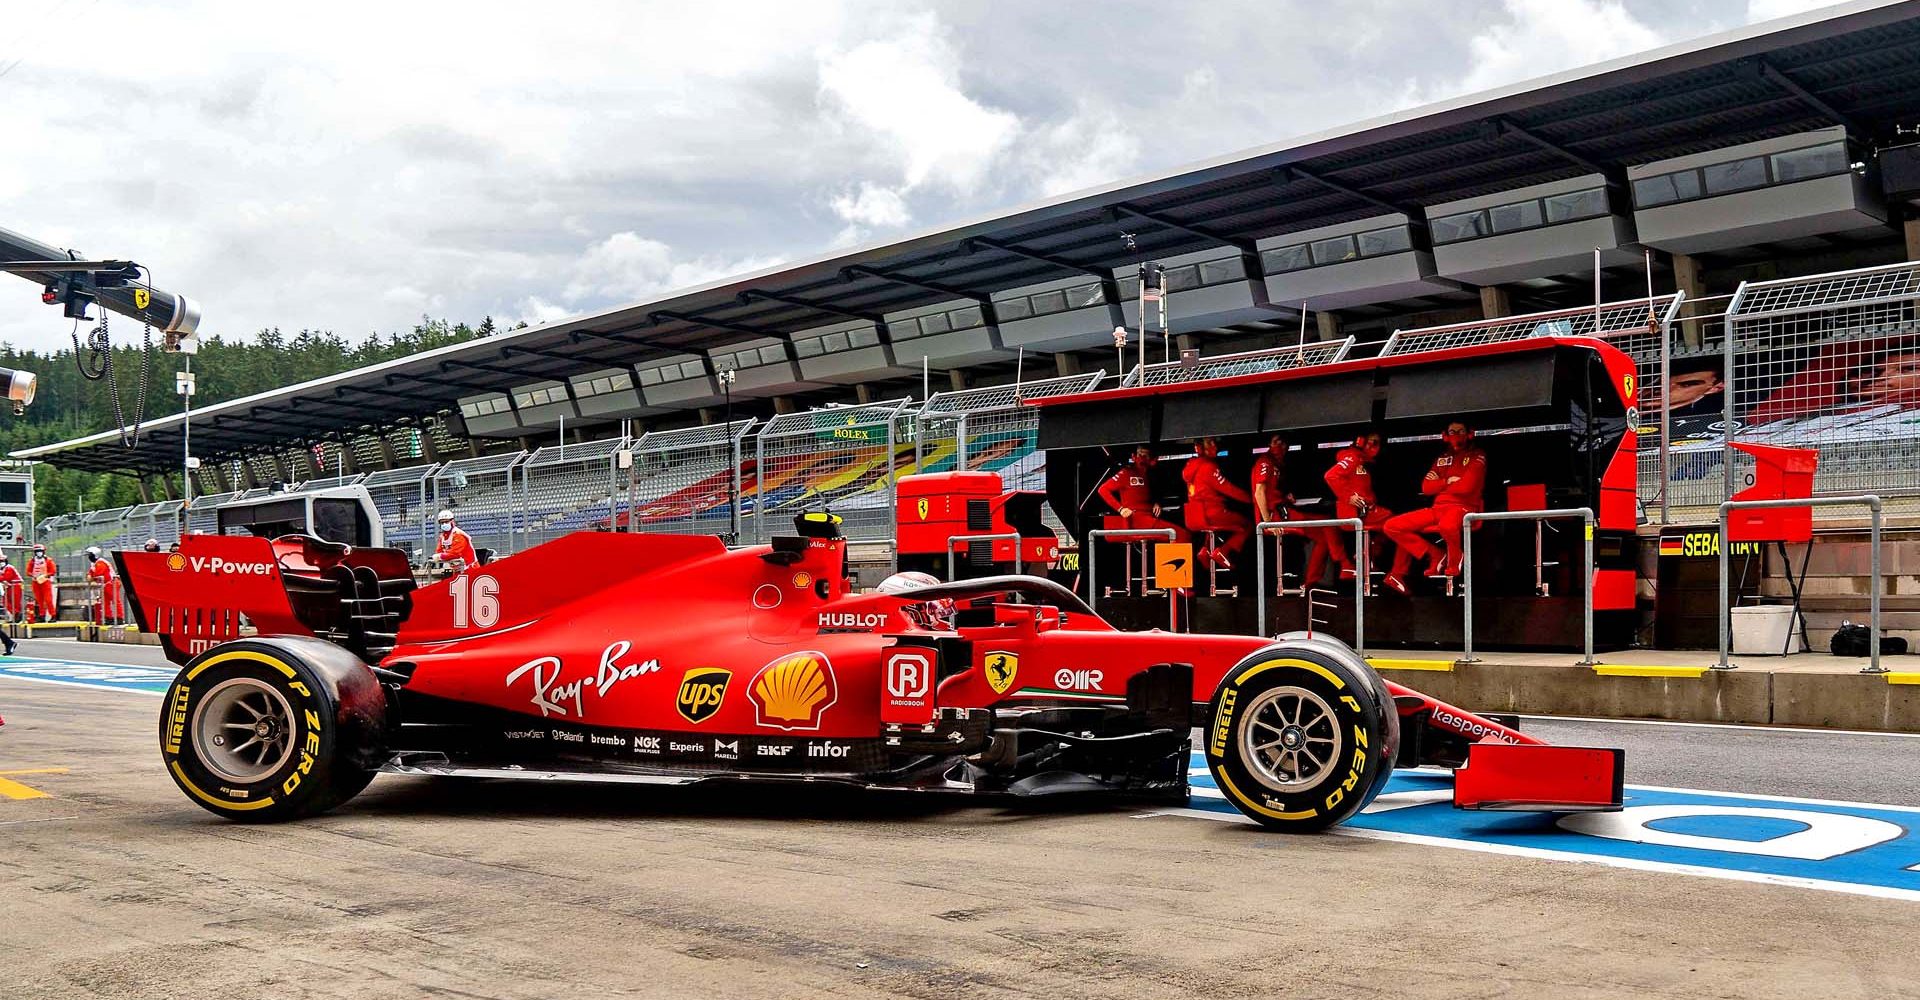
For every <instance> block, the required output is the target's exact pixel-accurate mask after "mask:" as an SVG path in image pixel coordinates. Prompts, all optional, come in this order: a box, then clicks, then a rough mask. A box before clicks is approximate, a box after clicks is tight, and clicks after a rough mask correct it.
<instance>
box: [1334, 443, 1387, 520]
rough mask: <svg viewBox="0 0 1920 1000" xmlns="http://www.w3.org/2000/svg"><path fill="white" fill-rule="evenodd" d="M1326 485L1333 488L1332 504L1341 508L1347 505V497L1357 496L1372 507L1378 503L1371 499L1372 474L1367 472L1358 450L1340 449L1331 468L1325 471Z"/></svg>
mask: <svg viewBox="0 0 1920 1000" xmlns="http://www.w3.org/2000/svg"><path fill="white" fill-rule="evenodd" d="M1327 485H1328V486H1331V487H1333V499H1334V502H1335V503H1337V504H1340V505H1342V506H1347V505H1349V500H1348V498H1349V497H1353V496H1358V497H1359V498H1360V499H1362V500H1365V501H1366V502H1367V506H1369V507H1372V506H1374V505H1375V504H1376V503H1378V501H1376V500H1375V499H1374V497H1373V474H1372V473H1370V472H1368V471H1367V462H1366V459H1365V458H1363V457H1362V456H1361V454H1360V449H1358V448H1342V449H1340V453H1339V454H1337V455H1335V456H1334V457H1333V468H1331V469H1328V470H1327Z"/></svg>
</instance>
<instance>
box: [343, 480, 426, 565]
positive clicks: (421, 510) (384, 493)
mask: <svg viewBox="0 0 1920 1000" xmlns="http://www.w3.org/2000/svg"><path fill="white" fill-rule="evenodd" d="M439 468H440V466H438V465H436V464H427V465H409V466H407V467H405V468H401V469H382V470H380V471H379V472H372V473H368V474H367V478H365V479H362V480H361V481H360V485H361V486H363V487H365V488H366V491H367V494H368V495H369V496H371V497H372V498H373V506H374V507H375V508H376V509H377V510H379V511H380V527H381V534H382V535H384V536H385V538H386V542H387V544H388V545H390V546H393V547H394V548H399V549H406V550H407V551H408V552H410V553H412V554H413V556H414V561H415V562H419V561H421V560H423V559H424V558H425V557H427V556H429V555H432V554H433V545H434V540H433V532H434V524H433V515H434V512H435V508H434V506H433V499H434V497H433V473H434V471H435V470H437V469H439Z"/></svg>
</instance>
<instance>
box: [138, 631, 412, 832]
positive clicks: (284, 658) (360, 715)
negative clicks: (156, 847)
mask: <svg viewBox="0 0 1920 1000" xmlns="http://www.w3.org/2000/svg"><path fill="white" fill-rule="evenodd" d="M385 716H386V695H385V693H384V692H383V691H381V689H380V682H379V681H378V680H377V679H376V678H375V677H374V676H373V672H372V671H371V670H369V669H367V667H366V665H365V664H363V663H361V662H360V661H359V660H358V659H357V658H355V657H354V656H353V655H352V654H351V653H348V652H347V651H345V650H343V649H340V648H339V647H337V646H333V645H330V644H328V643H323V642H319V641H317V640H311V639H308V640H301V639H266V640H250V639H249V640H240V641H237V642H229V643H224V644H222V645H220V646H217V647H215V648H213V649H211V650H208V651H207V652H205V653H203V654H201V655H200V656H197V657H195V658H194V659H193V660H192V661H190V662H189V663H188V664H187V665H186V666H185V667H184V668H182V669H181V671H180V673H179V675H178V676H176V677H175V678H174V681H173V685H172V687H170V688H169V689H168V692H167V702H166V706H165V707H164V708H163V709H162V711H161V714H160V752H161V757H162V759H163V760H164V761H165V762H166V765H167V772H168V774H169V775H170V776H171V777H172V778H173V781H174V784H176V785H178V786H179V787H180V790H181V791H183V792H185V793H186V794H187V797H188V798H190V799H192V800H193V801H195V802H197V803H199V804H200V806H201V807H203V808H205V809H207V810H208V811H209V812H212V813H214V814H215V815H219V816H224V817H226V818H228V819H231V820H236V821H239V822H243V823H261V822H273V821H277V820H285V819H293V818H295V817H299V816H309V815H313V814H315V813H319V812H324V811H326V810H328V809H331V808H333V807H334V806H336V805H339V804H340V803H341V802H344V801H346V800H347V799H349V798H352V797H353V796H354V795H356V794H358V793H359V792H360V791H361V790H362V789H364V788H366V786H367V783H368V782H369V781H371V780H372V779H373V774H374V768H375V767H377V766H378V763H379V756H380V752H381V746H382V743H383V740H382V734H383V730H384V725H385Z"/></svg>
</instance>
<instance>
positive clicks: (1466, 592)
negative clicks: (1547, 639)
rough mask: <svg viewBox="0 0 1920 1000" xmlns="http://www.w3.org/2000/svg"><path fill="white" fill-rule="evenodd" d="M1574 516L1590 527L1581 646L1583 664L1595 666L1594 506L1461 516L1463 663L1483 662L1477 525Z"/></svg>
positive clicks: (1585, 539)
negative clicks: (1476, 595) (1477, 619)
mask: <svg viewBox="0 0 1920 1000" xmlns="http://www.w3.org/2000/svg"><path fill="white" fill-rule="evenodd" d="M1574 518H1579V519H1580V521H1581V522H1582V526H1583V527H1584V528H1585V529H1586V530H1584V531H1582V532H1581V536H1582V541H1581V543H1580V552H1581V557H1580V566H1581V569H1582V570H1583V575H1582V580H1583V581H1584V582H1583V583H1582V585H1581V587H1580V591H1581V597H1580V635H1581V648H1582V649H1583V650H1584V651H1585V653H1586V655H1585V656H1584V657H1583V658H1582V659H1581V660H1580V661H1579V665H1580V666H1583V667H1590V666H1593V664H1594V663H1595V662H1596V661H1595V660H1594V658H1593V509H1592V508H1590V507H1568V508H1563V509H1560V510H1496V511H1489V512H1486V513H1475V514H1468V515H1467V516H1465V517H1463V518H1461V519H1460V545H1461V548H1462V551H1463V559H1462V562H1461V566H1460V586H1461V603H1462V604H1464V605H1465V606H1466V610H1465V612H1464V617H1463V619H1462V620H1463V624H1462V625H1461V629H1460V643H1461V653H1460V662H1462V663H1478V662H1480V661H1479V660H1478V659H1477V658H1475V657H1474V655H1473V526H1474V525H1476V524H1479V523H1480V522H1482V521H1560V520H1568V521H1570V520H1573V519H1574Z"/></svg>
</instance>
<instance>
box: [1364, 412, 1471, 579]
mask: <svg viewBox="0 0 1920 1000" xmlns="http://www.w3.org/2000/svg"><path fill="white" fill-rule="evenodd" d="M1440 440H1441V441H1443V442H1445V443H1446V446H1447V450H1446V451H1445V452H1443V453H1442V454H1441V455H1440V457H1439V458H1436V459H1434V460H1433V466H1432V467H1431V468H1429V469H1428V470H1427V474H1426V476H1425V478H1423V479H1421V480H1420V492H1422V493H1424V494H1426V495H1427V496H1430V497H1432V498H1433V506H1431V507H1428V508H1427V509H1425V510H1413V511H1408V512H1407V513H1405V514H1401V515H1400V516H1398V517H1395V518H1393V519H1392V520H1390V521H1388V522H1387V523H1386V525H1385V527H1384V529H1383V530H1385V531H1386V533H1387V537H1388V538H1391V539H1393V544H1394V546H1395V547H1396V551H1395V552H1394V555H1393V572H1391V573H1388V574H1387V577H1386V579H1385V580H1383V581H1382V582H1383V583H1385V584H1386V585H1387V586H1389V587H1392V588H1393V589H1394V590H1397V591H1399V592H1400V593H1402V594H1404V593H1407V571H1408V569H1409V568H1411V567H1412V565H1413V560H1414V559H1415V558H1419V557H1424V558H1425V559H1426V560H1427V571H1428V574H1429V575H1444V576H1459V575H1460V563H1461V561H1462V555H1461V550H1460V522H1461V518H1464V517H1466V516H1467V515H1468V514H1469V513H1478V512H1480V511H1483V510H1485V509H1487V505H1486V500H1485V497H1484V495H1483V494H1484V490H1485V487H1486V482H1487V453H1486V452H1484V451H1481V450H1480V446H1479V445H1476V444H1474V443H1473V428H1471V427H1468V426H1467V425H1466V424H1463V423H1461V422H1460V421H1458V420H1456V421H1454V422H1453V423H1450V424H1448V425H1447V429H1446V431H1445V432H1444V433H1442V434H1441V435H1440ZM1425 532H1435V533H1437V534H1438V535H1439V536H1440V537H1441V538H1442V539H1444V540H1445V541H1446V554H1445V556H1446V557H1445V559H1444V561H1443V560H1442V559H1441V553H1440V552H1439V551H1438V550H1436V549H1435V547H1434V546H1433V543H1431V542H1429V541H1427V540H1426V538H1424V537H1422V535H1423V533H1425Z"/></svg>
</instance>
